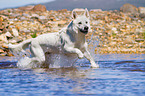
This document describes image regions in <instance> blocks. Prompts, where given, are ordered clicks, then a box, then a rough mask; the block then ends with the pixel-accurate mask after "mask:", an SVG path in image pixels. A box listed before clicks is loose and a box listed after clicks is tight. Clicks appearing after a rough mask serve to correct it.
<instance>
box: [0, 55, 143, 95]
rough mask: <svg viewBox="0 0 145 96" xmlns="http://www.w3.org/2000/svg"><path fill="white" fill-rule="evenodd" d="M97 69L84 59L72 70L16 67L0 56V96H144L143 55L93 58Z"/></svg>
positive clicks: (9, 58)
mask: <svg viewBox="0 0 145 96" xmlns="http://www.w3.org/2000/svg"><path fill="white" fill-rule="evenodd" d="M95 58H96V59H95V61H96V63H98V64H99V65H100V68H99V69H91V68H90V67H89V66H90V63H89V62H88V61H87V60H86V59H82V60H78V61H77V62H76V63H75V66H74V67H72V68H57V69H52V68H51V69H42V68H37V69H29V70H22V69H19V68H17V67H16V62H17V60H16V58H14V57H0V96H6V95H11V96H21V95H23V96H29V95H35V96H43V95H44V96H51V95H62V96H63V95H83V96H85V95H96V96H145V54H139V55H137V54H130V55H129V54H108V55H99V54H97V55H95Z"/></svg>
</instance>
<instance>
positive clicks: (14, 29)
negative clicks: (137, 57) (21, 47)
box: [0, 4, 145, 56]
mask: <svg viewBox="0 0 145 96" xmlns="http://www.w3.org/2000/svg"><path fill="white" fill-rule="evenodd" d="M77 10H78V11H79V12H80V10H81V9H77ZM89 12H90V19H91V30H90V32H89V33H88V34H87V36H86V38H87V39H89V40H90V39H92V40H93V41H97V42H98V44H97V45H96V46H95V52H94V53H96V54H104V53H107V54H108V53H116V54H122V53H123V54H134V53H135V54H145V7H139V8H137V7H135V6H133V5H131V4H124V5H123V6H122V7H121V8H120V11H118V10H110V11H102V10H101V9H91V10H90V11H89ZM70 21H71V11H68V10H67V9H62V10H57V11H56V10H50V11H48V10H46V7H45V6H44V5H40V4H38V5H35V6H26V7H19V8H15V9H5V10H0V56H13V55H12V54H11V53H10V51H9V49H8V46H7V44H8V43H12V44H18V43H20V42H22V41H24V40H26V39H29V38H35V37H36V36H38V35H40V34H44V33H51V32H57V31H59V30H60V29H62V28H63V27H66V26H67V25H68V24H69V22H70ZM92 34H93V37H92ZM89 46H93V44H90V45H89Z"/></svg>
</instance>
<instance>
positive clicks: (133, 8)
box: [120, 3, 138, 13]
mask: <svg viewBox="0 0 145 96" xmlns="http://www.w3.org/2000/svg"><path fill="white" fill-rule="evenodd" d="M120 11H122V12H124V13H138V8H137V7H136V6H134V5H132V4H128V3H127V4H124V5H123V6H122V7H121V8H120Z"/></svg>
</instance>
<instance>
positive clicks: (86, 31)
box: [79, 26, 89, 34]
mask: <svg viewBox="0 0 145 96" xmlns="http://www.w3.org/2000/svg"><path fill="white" fill-rule="evenodd" d="M79 30H80V32H82V33H85V34H87V33H88V30H89V27H88V26H86V27H84V29H79Z"/></svg>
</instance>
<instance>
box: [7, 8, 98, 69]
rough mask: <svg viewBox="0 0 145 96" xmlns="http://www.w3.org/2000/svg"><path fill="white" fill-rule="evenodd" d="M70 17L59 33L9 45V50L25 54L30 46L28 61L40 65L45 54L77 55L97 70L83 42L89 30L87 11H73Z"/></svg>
mask: <svg viewBox="0 0 145 96" xmlns="http://www.w3.org/2000/svg"><path fill="white" fill-rule="evenodd" d="M72 17H73V20H72V21H71V22H70V24H69V25H68V26H67V27H66V28H64V29H62V30H60V31H59V32H55V33H48V34H42V35H39V36H38V37H36V38H32V39H28V40H26V41H23V42H22V43H20V44H18V45H12V44H9V48H10V50H11V51H12V52H15V51H16V52H25V49H26V48H28V46H30V51H31V55H32V56H31V57H30V58H29V59H28V60H30V62H39V64H40V65H41V64H43V63H44V62H45V53H46V52H47V53H50V54H51V53H59V51H61V53H63V54H67V55H69V54H71V55H72V54H74V55H75V54H77V55H76V56H78V58H80V59H81V58H84V57H86V58H87V59H88V60H89V61H90V63H91V67H93V68H98V67H99V65H98V64H96V63H95V61H94V59H93V58H92V57H91V55H90V53H89V51H88V45H87V42H86V40H85V35H86V34H87V33H88V31H89V29H90V23H89V12H88V10H87V9H85V12H84V14H83V15H77V14H76V12H75V11H72ZM59 48H61V50H59ZM46 49H47V50H46Z"/></svg>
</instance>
